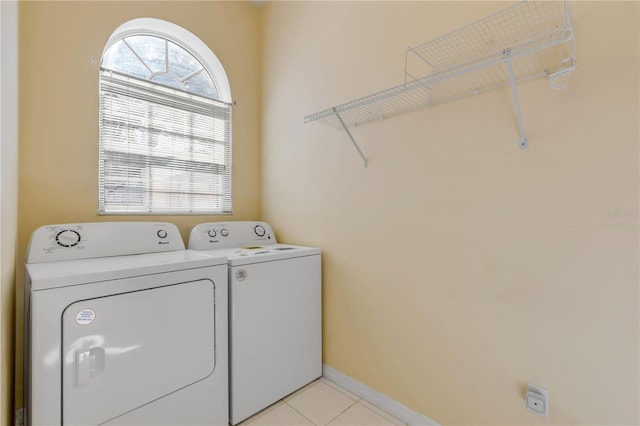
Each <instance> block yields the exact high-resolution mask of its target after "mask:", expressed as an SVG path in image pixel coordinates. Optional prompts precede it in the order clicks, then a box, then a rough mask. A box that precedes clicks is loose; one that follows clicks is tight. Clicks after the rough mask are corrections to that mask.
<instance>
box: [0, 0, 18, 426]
mask: <svg viewBox="0 0 640 426" xmlns="http://www.w3.org/2000/svg"><path fill="white" fill-rule="evenodd" d="M0 35H1V39H0V40H1V43H0V378H1V379H0V424H2V425H9V424H11V418H12V415H13V375H14V374H13V356H14V354H13V339H14V329H15V322H14V316H15V303H14V300H15V285H14V283H15V279H16V275H15V262H16V236H17V233H18V206H17V200H18V165H17V162H18V111H17V107H18V89H17V87H16V86H17V81H18V64H17V62H18V61H17V59H18V7H17V3H16V2H9V1H3V2H0Z"/></svg>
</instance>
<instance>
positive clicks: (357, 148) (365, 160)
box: [333, 107, 369, 169]
mask: <svg viewBox="0 0 640 426" xmlns="http://www.w3.org/2000/svg"><path fill="white" fill-rule="evenodd" d="M333 112H334V114H335V115H336V117H338V120H340V124H342V128H343V129H344V131H345V132H347V135H349V139H351V143H353V146H355V147H356V150H357V151H358V154H360V157H362V161H364V167H365V169H366V168H367V167H369V160H367V157H365V156H364V154H363V153H362V150H361V149H360V147H359V146H358V143H357V142H356V140H355V139H354V138H353V135H352V134H351V132H350V131H349V128H348V127H347V125H346V124H344V121H342V117H340V114H339V113H338V110H337V109H336V107H333Z"/></svg>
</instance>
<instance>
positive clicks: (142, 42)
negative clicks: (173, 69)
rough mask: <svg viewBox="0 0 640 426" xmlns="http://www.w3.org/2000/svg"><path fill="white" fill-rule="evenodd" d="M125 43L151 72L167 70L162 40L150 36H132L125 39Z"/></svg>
mask: <svg viewBox="0 0 640 426" xmlns="http://www.w3.org/2000/svg"><path fill="white" fill-rule="evenodd" d="M125 41H126V42H127V43H128V44H129V46H131V48H132V49H133V50H134V51H135V52H136V53H137V54H138V56H140V58H142V60H143V61H144V63H145V65H146V66H148V67H149V68H150V69H151V71H153V72H165V71H166V70H167V66H166V53H165V41H164V39H161V38H158V37H152V36H132V37H127V38H125Z"/></svg>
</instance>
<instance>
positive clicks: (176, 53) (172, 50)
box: [169, 42, 203, 79]
mask: <svg viewBox="0 0 640 426" xmlns="http://www.w3.org/2000/svg"><path fill="white" fill-rule="evenodd" d="M202 69H203V68H202V65H200V62H198V61H197V60H196V58H194V57H193V56H192V55H191V54H190V53H189V52H187V51H186V50H184V49H183V48H182V47H180V46H178V45H176V44H175V43H171V42H169V72H170V73H171V74H173V75H175V76H176V77H178V78H179V79H183V78H185V77H186V76H188V75H191V74H193V73H195V72H196V71H200V70H202Z"/></svg>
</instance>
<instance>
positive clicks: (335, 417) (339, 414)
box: [316, 398, 358, 426]
mask: <svg viewBox="0 0 640 426" xmlns="http://www.w3.org/2000/svg"><path fill="white" fill-rule="evenodd" d="M351 400H353V398H351ZM357 403H358V401H353V403H352V404H351V405H349V406H348V407H347V408H345V409H344V410H342V411H340V412H339V413H338V414H337V415H336V416H334V417H333V418H331V419H330V420H329V421H328V422H327V423H325V425H328V424H330V423H331V422H332V421H334V420H335V419H337V418H338V417H340V416H341V415H343V414H344V413H345V412H346V411H347V410H349V409H350V408H351V407H353V406H354V405H356V404H357ZM325 425H316V426H325Z"/></svg>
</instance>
